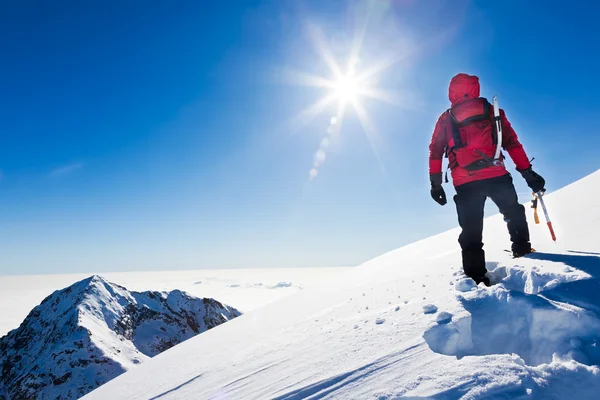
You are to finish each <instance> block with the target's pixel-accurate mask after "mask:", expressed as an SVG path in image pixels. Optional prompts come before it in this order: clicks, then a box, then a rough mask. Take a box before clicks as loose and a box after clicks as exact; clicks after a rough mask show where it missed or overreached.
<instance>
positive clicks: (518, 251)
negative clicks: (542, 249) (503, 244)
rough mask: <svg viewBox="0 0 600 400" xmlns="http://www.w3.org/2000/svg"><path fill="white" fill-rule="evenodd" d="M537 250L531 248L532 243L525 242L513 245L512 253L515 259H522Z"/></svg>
mask: <svg viewBox="0 0 600 400" xmlns="http://www.w3.org/2000/svg"><path fill="white" fill-rule="evenodd" d="M534 251H535V250H533V248H532V247H531V243H529V242H523V243H513V245H512V253H513V257H514V258H520V257H523V256H526V255H527V254H531V253H533V252H534Z"/></svg>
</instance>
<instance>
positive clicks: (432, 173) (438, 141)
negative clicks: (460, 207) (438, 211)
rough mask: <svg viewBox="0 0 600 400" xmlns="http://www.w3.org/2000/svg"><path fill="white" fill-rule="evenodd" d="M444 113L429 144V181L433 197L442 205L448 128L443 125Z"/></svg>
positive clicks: (444, 196)
mask: <svg viewBox="0 0 600 400" xmlns="http://www.w3.org/2000/svg"><path fill="white" fill-rule="evenodd" d="M443 123H444V121H443V115H442V116H441V117H440V118H439V119H438V121H437V123H436V124H435V129H434V130H433V136H432V137H431V144H430V145H429V181H430V182H431V191H430V193H431V198H432V199H433V200H434V201H435V202H436V203H438V204H440V205H442V206H443V205H445V204H446V203H447V201H446V193H445V192H444V188H443V187H442V159H443V158H444V149H445V148H446V144H447V138H446V130H445V129H444V127H443Z"/></svg>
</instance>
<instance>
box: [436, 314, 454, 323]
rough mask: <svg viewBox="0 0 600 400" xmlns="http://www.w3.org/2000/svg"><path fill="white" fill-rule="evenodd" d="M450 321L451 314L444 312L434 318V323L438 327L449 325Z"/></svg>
mask: <svg viewBox="0 0 600 400" xmlns="http://www.w3.org/2000/svg"><path fill="white" fill-rule="evenodd" d="M450 321H452V314H450V313H449V312H446V311H442V312H441V313H439V314H438V315H437V317H436V318H435V322H437V323H438V324H440V325H443V324H448V323H450Z"/></svg>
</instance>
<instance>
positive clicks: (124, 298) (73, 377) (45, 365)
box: [0, 276, 240, 399]
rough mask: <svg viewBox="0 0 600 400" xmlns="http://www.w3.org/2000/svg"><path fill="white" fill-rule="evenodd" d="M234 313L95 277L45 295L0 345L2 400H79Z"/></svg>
mask: <svg viewBox="0 0 600 400" xmlns="http://www.w3.org/2000/svg"><path fill="white" fill-rule="evenodd" d="M239 315H240V313H239V312H238V311H237V310H236V309H234V308H231V307H227V306H225V305H223V304H221V303H219V302H218V301H216V300H213V299H208V298H204V299H199V298H196V297H191V296H189V295H188V294H186V293H184V292H181V291H178V290H174V291H172V292H169V293H161V292H141V293H140V292H129V291H127V290H126V289H125V288H124V287H121V286H118V285H115V284H111V283H109V282H107V281H106V280H105V279H104V278H102V277H100V276H92V277H90V278H87V279H84V280H82V281H80V282H77V283H75V284H73V285H71V286H69V287H67V288H66V289H63V290H60V291H56V292H54V293H53V294H51V295H50V296H48V297H47V298H46V299H45V300H44V301H43V302H42V303H41V304H40V305H39V306H37V307H35V308H34V309H33V310H32V311H31V313H30V314H29V315H28V316H27V318H26V319H25V320H24V321H23V323H22V324H21V326H20V327H19V328H18V329H15V330H13V331H11V332H10V333H8V335H6V336H4V337H3V338H1V339H0V350H1V353H0V371H2V374H1V375H0V398H6V399H33V398H36V399H75V398H79V397H81V396H82V395H84V394H86V393H88V392H89V391H91V390H93V389H95V388H96V387H98V386H99V385H102V384H103V383H105V382H107V381H109V380H110V379H113V378H114V377H116V376H118V375H120V374H122V373H123V372H125V371H127V370H129V369H131V368H133V367H135V366H136V365H137V364H140V363H142V362H144V361H146V360H148V359H149V358H150V357H154V356H156V355H157V354H159V353H161V352H163V351H164V350H166V349H169V348H171V347H173V346H174V345H176V344H178V343H181V342H183V341H184V340H187V339H189V338H191V337H193V336H195V335H197V334H199V333H201V332H204V331H206V330H208V329H212V328H214V327H216V326H218V325H220V324H222V323H224V322H227V321H229V320H230V319H233V318H236V317H238V316H239Z"/></svg>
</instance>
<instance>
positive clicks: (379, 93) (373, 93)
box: [358, 86, 403, 106]
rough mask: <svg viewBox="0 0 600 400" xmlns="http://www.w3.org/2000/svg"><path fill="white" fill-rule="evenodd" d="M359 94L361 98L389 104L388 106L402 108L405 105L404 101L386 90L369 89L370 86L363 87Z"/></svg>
mask: <svg viewBox="0 0 600 400" xmlns="http://www.w3.org/2000/svg"><path fill="white" fill-rule="evenodd" d="M358 94H359V95H361V96H365V97H369V98H371V99H375V100H379V101H382V102H384V103H388V104H391V105H394V106H402V105H403V104H402V101H401V100H400V98H399V97H398V96H397V95H396V94H394V93H391V92H387V91H385V90H382V89H379V88H376V87H369V86H365V87H362V88H361V89H360V91H359V93H358Z"/></svg>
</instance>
